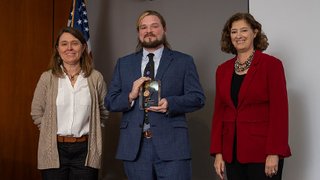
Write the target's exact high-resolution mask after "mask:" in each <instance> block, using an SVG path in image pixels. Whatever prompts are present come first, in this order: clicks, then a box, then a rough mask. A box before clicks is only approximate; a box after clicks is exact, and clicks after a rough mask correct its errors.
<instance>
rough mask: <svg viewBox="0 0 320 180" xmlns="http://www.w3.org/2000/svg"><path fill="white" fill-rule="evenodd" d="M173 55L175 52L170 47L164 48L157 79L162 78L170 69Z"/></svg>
mask: <svg viewBox="0 0 320 180" xmlns="http://www.w3.org/2000/svg"><path fill="white" fill-rule="evenodd" d="M172 55H173V54H172V52H171V51H170V50H169V49H167V48H164V50H163V52H162V56H161V60H160V64H159V67H158V70H157V75H156V77H155V79H160V80H161V79H162V76H163V75H164V73H165V71H166V70H167V69H168V67H169V65H170V64H171V62H172V60H173V56H172Z"/></svg>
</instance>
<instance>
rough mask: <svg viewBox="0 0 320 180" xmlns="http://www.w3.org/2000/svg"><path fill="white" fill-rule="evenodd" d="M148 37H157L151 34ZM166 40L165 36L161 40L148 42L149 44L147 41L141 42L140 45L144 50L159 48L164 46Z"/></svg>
mask: <svg viewBox="0 0 320 180" xmlns="http://www.w3.org/2000/svg"><path fill="white" fill-rule="evenodd" d="M147 36H152V37H156V36H154V35H153V34H149V35H147ZM165 38H166V37H165V35H163V36H162V37H161V39H156V40H154V41H148V42H146V41H140V43H141V46H142V47H144V48H157V47H159V46H160V45H162V44H164V42H165Z"/></svg>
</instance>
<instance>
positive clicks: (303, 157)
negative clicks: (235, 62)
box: [250, 0, 320, 180]
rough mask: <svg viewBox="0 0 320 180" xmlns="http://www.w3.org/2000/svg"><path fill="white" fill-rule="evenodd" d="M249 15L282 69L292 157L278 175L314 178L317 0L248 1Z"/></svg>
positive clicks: (319, 156) (318, 157)
mask: <svg viewBox="0 0 320 180" xmlns="http://www.w3.org/2000/svg"><path fill="white" fill-rule="evenodd" d="M284 9H285V11H284ZM271 11H272V16H270V12H271ZM250 13H252V14H253V15H254V16H255V17H256V18H257V20H259V21H260V22H261V23H262V25H263V26H264V30H265V32H266V34H267V36H268V38H269V42H270V47H269V48H268V50H267V52H268V53H269V54H272V55H274V56H277V57H278V58H280V59H281V60H282V61H283V63H284V68H285V71H286V77H287V89H288V95H289V117H290V121H289V123H290V133H289V140H290V145H291V151H292V154H293V155H292V157H290V158H289V159H287V160H286V161H285V167H284V176H283V179H284V180H300V179H303V180H318V179H319V170H320V164H319V161H320V153H319V152H320V143H319V137H320V131H319V127H320V121H319V117H320V111H319V107H320V105H319V102H320V95H319V90H320V86H319V77H320V71H319V67H320V61H319V52H320V46H319V42H320V36H319V29H320V24H319V18H320V1H319V0H308V1H301V0H282V1H279V0H268V1H265V0H252V1H250Z"/></svg>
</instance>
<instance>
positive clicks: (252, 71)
mask: <svg viewBox="0 0 320 180" xmlns="http://www.w3.org/2000/svg"><path fill="white" fill-rule="evenodd" d="M259 62H260V53H259V51H256V53H255V54H254V57H253V60H252V64H251V65H250V68H249V70H248V72H247V75H246V77H245V78H244V80H243V82H242V85H241V88H240V92H239V96H238V98H239V103H238V107H239V106H240V105H241V104H242V103H243V100H244V99H245V96H246V92H247V90H248V87H249V86H250V84H251V82H252V79H253V77H254V75H255V73H256V71H257V66H258V64H259Z"/></svg>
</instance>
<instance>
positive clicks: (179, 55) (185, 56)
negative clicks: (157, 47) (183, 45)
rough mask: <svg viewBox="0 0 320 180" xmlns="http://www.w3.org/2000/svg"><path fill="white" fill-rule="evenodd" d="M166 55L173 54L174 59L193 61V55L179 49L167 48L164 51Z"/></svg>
mask: <svg viewBox="0 0 320 180" xmlns="http://www.w3.org/2000/svg"><path fill="white" fill-rule="evenodd" d="M164 53H165V56H171V57H172V58H173V59H181V60H191V61H193V57H192V56H191V55H189V54H187V53H184V52H181V51H177V50H170V49H168V50H166V51H164Z"/></svg>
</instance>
